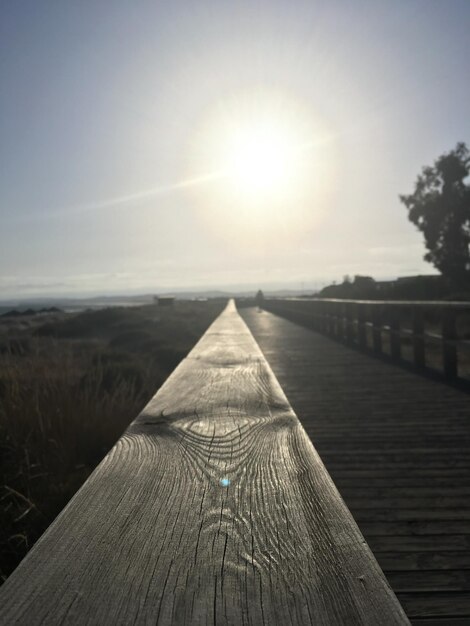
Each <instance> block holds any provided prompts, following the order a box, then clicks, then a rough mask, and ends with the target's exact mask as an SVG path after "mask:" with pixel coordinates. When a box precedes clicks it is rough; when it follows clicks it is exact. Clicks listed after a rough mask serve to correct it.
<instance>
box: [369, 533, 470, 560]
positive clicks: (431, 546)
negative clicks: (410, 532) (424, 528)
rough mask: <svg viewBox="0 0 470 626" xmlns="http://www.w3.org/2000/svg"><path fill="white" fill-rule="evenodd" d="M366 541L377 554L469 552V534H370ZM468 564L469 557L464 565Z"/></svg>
mask: <svg viewBox="0 0 470 626" xmlns="http://www.w3.org/2000/svg"><path fill="white" fill-rule="evenodd" d="M367 543H368V544H369V547H370V548H372V551H373V552H374V554H375V555H376V556H377V555H378V553H379V552H392V551H394V553H399V552H415V553H418V552H425V551H429V552H432V553H436V552H446V551H447V552H450V551H453V550H455V551H456V552H459V553H460V551H465V550H467V555H468V554H469V552H470V535H420V536H417V537H416V536H415V537H403V536H400V535H398V536H393V535H392V536H390V535H381V536H371V537H368V538H367ZM469 565H470V559H469V560H468V561H467V563H466V566H467V567H468V566H469Z"/></svg>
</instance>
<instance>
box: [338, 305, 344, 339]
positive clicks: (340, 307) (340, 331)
mask: <svg viewBox="0 0 470 626" xmlns="http://www.w3.org/2000/svg"><path fill="white" fill-rule="evenodd" d="M337 328H338V339H339V340H340V341H344V304H343V303H342V302H338V327H337Z"/></svg>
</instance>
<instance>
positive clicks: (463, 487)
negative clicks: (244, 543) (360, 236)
mask: <svg viewBox="0 0 470 626" xmlns="http://www.w3.org/2000/svg"><path fill="white" fill-rule="evenodd" d="M241 313H242V316H243V317H244V319H245V321H246V322H247V323H248V325H249V327H250V329H251V331H252V332H253V334H254V336H255V338H256V340H257V341H258V343H259V345H260V347H261V349H262V350H263V353H264V355H265V356H266V358H267V360H268V362H269V363H270V365H271V367H272V369H273V371H274V373H275V375H276V376H277V378H278V380H279V382H280V384H281V386H282V387H283V389H284V391H285V393H286V395H287V397H288V399H289V401H290V403H291V405H292V406H293V408H294V410H295V412H296V414H297V415H298V417H299V419H300V421H301V422H302V424H303V426H304V428H305V429H306V431H307V433H308V434H309V436H310V437H311V439H312V441H313V443H314V445H315V447H316V449H317V451H318V453H319V454H320V456H321V458H322V460H323V462H324V463H325V466H326V467H327V469H328V471H329V472H330V474H331V476H332V478H333V480H334V482H335V484H336V486H337V487H338V489H339V491H340V492H341V494H342V496H343V498H344V499H345V501H346V503H347V504H348V506H349V508H350V510H351V512H352V513H353V515H354V517H355V519H356V521H357V522H358V524H359V527H360V528H361V530H362V532H363V533H364V536H365V537H366V539H367V540H368V541H370V544H371V547H372V548H373V549H375V555H376V557H377V559H378V561H379V563H380V564H381V566H382V568H383V569H384V571H385V574H386V575H387V577H388V578H389V581H390V582H391V584H392V586H393V588H394V589H395V590H396V591H397V592H398V593H399V597H400V599H402V600H403V602H404V606H405V608H406V609H407V610H408V613H409V615H410V616H411V617H412V618H413V619H414V620H416V623H417V624H421V623H424V622H421V621H420V620H421V619H423V620H424V619H425V618H426V623H431V621H430V622H428V619H429V620H432V623H433V624H434V623H436V624H441V625H442V626H444V625H447V623H453V622H452V621H451V620H452V619H453V618H452V616H453V617H454V618H455V619H458V623H459V624H460V623H461V622H460V620H461V619H464V618H463V616H465V619H467V620H468V623H470V597H469V595H468V592H470V575H469V574H470V571H469V570H470V553H469V548H468V546H469V541H470V499H469V491H468V489H469V486H470V454H469V443H470V396H469V395H468V394H466V393H464V392H462V391H459V390H457V389H455V388H452V387H450V386H447V385H445V384H443V383H440V382H436V381H432V380H430V379H426V378H424V377H421V376H419V375H417V374H414V373H412V372H410V371H407V370H405V369H403V368H401V367H399V366H394V365H392V364H388V363H385V362H383V361H381V360H378V359H375V358H373V357H372V356H369V355H366V354H363V353H360V352H359V351H358V350H355V349H352V348H349V347H346V346H345V345H343V344H341V343H339V342H337V341H334V340H331V339H329V338H327V337H325V336H323V335H320V334H318V333H316V332H314V331H311V330H308V329H305V328H303V327H301V326H299V325H297V324H294V323H293V322H290V321H288V320H285V319H283V318H281V317H278V316H276V315H273V314H271V313H268V312H266V311H259V310H257V309H255V308H251V309H242V310H241ZM456 537H457V538H456ZM432 541H435V549H434V550H433V549H432ZM453 542H456V543H455V544H454V543H453ZM450 546H453V547H452V548H451V549H449V547H450ZM416 594H417V595H416ZM436 594H438V595H437V596H436ZM434 620H436V621H434ZM456 623H457V622H456Z"/></svg>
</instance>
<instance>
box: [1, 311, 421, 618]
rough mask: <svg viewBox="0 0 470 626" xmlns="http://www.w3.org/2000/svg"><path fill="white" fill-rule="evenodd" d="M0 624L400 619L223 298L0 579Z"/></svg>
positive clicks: (396, 605)
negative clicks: (150, 395) (29, 546)
mask: <svg viewBox="0 0 470 626" xmlns="http://www.w3.org/2000/svg"><path fill="white" fill-rule="evenodd" d="M0 606H1V607H2V610H1V614H0V621H1V623H2V624H13V623H15V624H25V625H26V624H27V625H28V626H35V625H38V624H48V625H55V624H74V625H77V624H79V625H81V624H100V625H107V624H110V625H111V624H113V625H114V624H148V623H152V624H165V625H166V624H207V623H213V624H242V623H246V624H274V625H276V624H278V625H282V626H284V625H288V624H290V625H292V624H315V625H327V624H328V625H333V624H369V625H371V626H372V625H375V624H386V625H389V624H390V625H392V624H408V623H409V622H408V620H407V618H406V616H405V614H404V612H403V609H402V608H401V606H400V604H399V603H398V601H397V599H396V597H395V596H394V594H393V592H392V591H391V589H390V587H389V585H388V583H387V581H386V580H385V578H384V575H383V573H382V571H381V570H380V568H379V566H378V564H377V562H376V560H375V558H374V556H373V555H372V553H371V551H370V549H369V548H368V546H367V544H366V543H365V541H364V539H363V537H362V535H361V533H360V531H359V529H358V528H357V526H356V524H355V522H354V520H353V519H352V517H351V514H350V513H349V510H348V509H347V507H346V505H345V504H344V502H343V501H342V499H341V497H340V496H339V494H338V492H337V490H336V488H335V486H334V484H333V482H332V480H331V478H330V477H329V475H328V473H327V471H326V469H325V467H324V466H323V464H322V462H321V460H320V458H319V456H318V454H317V453H316V451H315V449H314V447H313V445H312V443H311V441H310V439H309V438H308V436H307V435H306V433H305V431H304V429H303V428H302V426H301V424H300V422H299V421H298V419H297V417H296V416H295V414H294V412H293V410H292V408H291V407H290V405H289V403H288V401H287V399H286V397H285V395H284V393H283V391H282V389H281V387H280V385H279V383H278V382H277V380H276V378H275V377H274V374H273V373H272V371H271V369H270V367H269V365H268V364H267V362H266V359H265V358H264V356H263V354H262V353H261V350H260V348H259V346H258V344H257V343H256V342H255V340H254V338H253V336H252V335H251V333H250V331H249V330H248V328H247V326H246V325H245V323H244V322H243V321H242V319H241V317H240V316H239V314H238V313H237V311H236V309H235V306H234V304H233V303H229V305H228V306H227V308H226V310H225V311H224V312H223V313H222V314H221V315H220V316H219V318H218V319H217V320H216V321H215V322H214V323H213V325H212V326H211V327H210V328H209V330H208V331H207V332H206V333H205V334H204V336H203V337H202V338H201V339H200V341H199V342H198V344H197V345H196V347H195V348H194V349H193V350H192V352H191V353H190V354H189V355H188V357H187V358H186V359H184V360H183V361H182V362H181V363H180V365H179V366H178V367H177V368H176V370H175V371H174V373H173V374H172V376H170V378H169V379H168V380H167V381H166V382H165V384H164V385H163V387H162V388H161V389H160V390H159V391H158V393H157V394H156V395H155V397H154V398H153V399H152V400H151V401H150V403H149V404H148V405H147V407H146V408H145V409H144V410H143V412H142V413H141V414H140V415H139V416H138V417H137V419H136V420H135V421H134V422H133V423H132V424H131V425H130V427H129V428H128V430H127V431H126V432H125V433H124V435H123V437H122V438H121V439H120V440H119V441H118V442H117V444H116V445H115V446H114V448H113V449H112V450H111V451H110V452H109V454H108V455H107V456H106V457H105V459H104V460H103V462H102V463H101V464H100V465H99V466H98V468H97V469H96V470H95V472H94V473H93V474H92V476H91V477H90V478H89V480H88V481H87V482H86V483H85V485H84V486H83V487H82V488H81V489H80V491H79V492H78V493H77V494H76V495H75V497H74V498H73V499H72V501H71V502H70V503H69V504H68V506H67V507H66V508H65V510H64V511H63V512H62V513H61V515H60V516H59V517H58V518H57V520H56V521H55V522H54V523H53V524H52V525H51V526H50V528H49V529H48V530H47V531H46V533H45V534H44V535H43V537H42V538H41V539H40V540H39V541H38V542H37V544H36V545H35V546H34V547H33V548H32V550H31V551H30V552H29V554H28V555H27V556H26V558H25V559H24V560H23V561H22V563H21V564H20V565H19V567H18V568H17V569H16V570H15V572H13V574H12V575H11V576H10V578H9V579H8V580H7V581H6V582H5V584H4V585H3V587H2V588H1V589H0Z"/></svg>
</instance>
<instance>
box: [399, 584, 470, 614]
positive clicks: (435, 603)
mask: <svg viewBox="0 0 470 626" xmlns="http://www.w3.org/2000/svg"><path fill="white" fill-rule="evenodd" d="M398 597H399V598H400V601H401V602H402V603H403V606H404V607H405V608H406V612H407V613H408V615H409V616H410V617H415V616H417V615H419V616H422V617H438V616H442V617H466V618H467V619H468V620H469V621H470V611H469V607H470V593H468V592H465V591H463V592H459V591H456V592H450V593H446V592H444V593H436V592H434V593H432V594H428V593H413V594H407V593H399V594H398Z"/></svg>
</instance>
